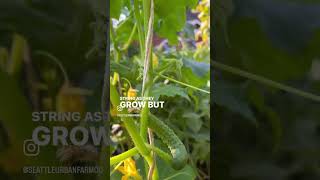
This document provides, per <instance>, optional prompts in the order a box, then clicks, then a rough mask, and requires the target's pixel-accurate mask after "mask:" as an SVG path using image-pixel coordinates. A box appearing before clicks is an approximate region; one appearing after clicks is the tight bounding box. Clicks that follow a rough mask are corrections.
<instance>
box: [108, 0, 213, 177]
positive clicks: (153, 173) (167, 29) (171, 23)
mask: <svg viewBox="0 0 320 180" xmlns="http://www.w3.org/2000/svg"><path fill="white" fill-rule="evenodd" d="M173 1H174V2H171V3H173V4H175V6H171V7H169V6H167V2H166V1H162V0H160V1H155V0H142V1H139V0H133V1H127V0H120V1H114V2H111V3H110V6H111V12H110V13H111V14H110V17H111V22H112V25H110V39H111V46H110V55H111V61H110V64H111V76H110V102H111V107H110V114H111V116H112V121H111V122H112V124H113V123H118V124H121V125H123V127H124V129H125V130H126V132H127V133H128V135H129V137H130V140H131V141H132V143H133V144H130V143H128V144H127V145H126V146H129V149H128V150H125V149H127V148H123V147H122V148H121V149H122V150H121V153H120V154H119V153H117V155H114V156H112V157H111V158H110V165H111V167H114V169H116V168H117V167H119V166H120V164H121V163H122V162H124V161H125V160H126V159H128V158H130V157H132V156H134V155H137V154H139V155H140V156H141V157H142V158H143V160H144V161H145V170H146V175H145V176H144V177H146V179H154V180H157V179H161V177H162V176H161V174H159V168H158V163H157V157H160V159H163V160H164V161H166V162H167V163H169V164H170V165H171V167H172V168H173V169H175V170H181V169H183V168H184V167H185V166H186V165H187V162H188V159H189V154H188V150H187V148H186V146H185V144H184V143H183V141H182V140H181V139H180V138H179V136H178V134H176V132H175V130H174V129H172V128H171V127H170V126H168V125H166V123H165V122H164V121H163V120H165V119H168V120H169V121H170V117H169V116H168V117H161V118H160V117H157V115H156V114H157V112H154V111H152V110H151V109H149V108H148V106H144V107H143V108H142V109H139V110H138V112H136V113H138V114H139V118H134V117H131V116H117V115H118V114H129V113H131V110H130V109H129V108H128V109H121V112H119V111H117V107H118V106H119V105H120V97H136V96H141V97H145V98H147V97H154V98H156V100H157V99H158V98H159V97H160V96H169V97H170V96H172V97H173V96H176V95H177V96H181V97H183V98H185V99H188V100H190V98H189V96H188V92H192V93H193V92H196V93H200V94H205V95H207V96H209V94H210V92H209V91H208V90H206V89H208V88H209V87H208V85H207V81H206V80H204V81H197V83H192V82H190V79H186V78H181V74H180V75H179V71H185V70H186V72H180V73H185V74H186V73H188V72H189V70H190V69H191V68H185V69H183V70H181V69H180V70H178V69H179V68H181V65H183V60H182V58H179V55H178V54H176V53H172V55H171V57H175V58H171V59H170V55H168V56H166V55H164V53H163V51H162V50H163V47H162V46H161V45H158V46H155V45H156V42H154V39H156V38H160V39H161V38H163V39H167V40H168V41H167V42H168V45H169V46H172V47H173V46H175V45H176V47H179V44H181V43H182V42H180V41H179V40H178V32H180V31H182V30H183V28H184V27H185V24H186V19H187V18H186V14H187V9H190V8H194V7H195V5H197V4H198V1H197V0H186V1H180V0H173ZM136 45H138V49H136V48H135V47H136ZM207 47H208V46H207ZM159 52H160V53H159ZM190 54H191V53H190ZM132 57H133V58H132ZM187 69H188V70H187ZM205 73H206V75H205V77H206V78H208V76H207V75H208V71H206V72H205ZM189 77H190V76H189ZM188 81H189V82H188ZM168 83H170V85H167V84H168ZM171 84H172V85H171ZM159 86H160V87H161V88H163V89H164V91H161V88H158V87H159ZM159 90H160V91H159ZM166 90H167V91H166ZM180 91H181V92H180ZM192 93H190V94H192ZM146 103H148V101H146ZM153 133H155V135H156V137H154V136H153ZM155 138H159V140H160V141H158V139H156V140H157V141H156V142H157V143H154V139H155ZM158 142H159V143H160V142H161V143H162V144H164V145H165V146H167V148H165V149H163V148H160V147H157V146H158ZM130 147H131V148H130ZM167 150H169V152H167ZM112 172H114V170H113V171H112Z"/></svg>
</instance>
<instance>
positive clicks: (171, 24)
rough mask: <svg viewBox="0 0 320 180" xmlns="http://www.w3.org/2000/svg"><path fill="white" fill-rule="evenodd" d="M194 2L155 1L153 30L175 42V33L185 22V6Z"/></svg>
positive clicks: (181, 0) (188, 0)
mask: <svg viewBox="0 0 320 180" xmlns="http://www.w3.org/2000/svg"><path fill="white" fill-rule="evenodd" d="M196 3H197V1H196V0H172V1H170V4H171V5H169V4H168V1H155V16H156V21H155V22H156V23H155V30H156V31H157V32H158V34H159V35H160V36H161V37H164V38H167V39H168V40H169V43H171V44H176V43H177V42H178V35H177V33H178V32H180V31H181V30H182V29H183V27H184V25H185V23H186V13H187V11H186V10H187V7H193V6H194V5H195V4H196Z"/></svg>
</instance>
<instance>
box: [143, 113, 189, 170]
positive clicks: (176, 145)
mask: <svg viewBox="0 0 320 180" xmlns="http://www.w3.org/2000/svg"><path fill="white" fill-rule="evenodd" d="M149 117H150V121H149V127H150V128H151V129H152V130H153V131H154V132H155V133H156V134H157V135H158V136H159V137H160V139H161V140H162V141H163V143H165V144H166V145H167V146H168V148H169V149H170V152H171V155H172V167H173V169H175V170H180V169H182V168H183V167H184V166H185V165H186V163H187V159H188V153H187V150H186V148H185V146H184V144H183V143H182V142H181V140H180V139H179V137H178V136H177V135H176V134H175V133H174V132H173V130H172V129H171V128H170V127H168V126H167V125H166V124H165V123H164V122H162V121H160V120H159V119H158V118H157V117H155V116H154V115H152V114H150V116H149Z"/></svg>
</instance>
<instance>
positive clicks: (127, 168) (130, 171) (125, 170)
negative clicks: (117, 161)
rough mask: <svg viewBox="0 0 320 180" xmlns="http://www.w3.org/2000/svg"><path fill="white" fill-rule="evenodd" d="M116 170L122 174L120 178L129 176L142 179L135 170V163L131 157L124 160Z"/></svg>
mask: <svg viewBox="0 0 320 180" xmlns="http://www.w3.org/2000/svg"><path fill="white" fill-rule="evenodd" d="M117 170H118V171H120V172H121V173H122V174H123V176H122V178H121V180H129V179H130V178H133V179H134V180H142V177H141V176H140V175H139V173H138V171H137V168H136V163H135V161H134V160H133V159H132V158H127V159H126V160H124V162H123V165H122V166H119V167H118V168H117Z"/></svg>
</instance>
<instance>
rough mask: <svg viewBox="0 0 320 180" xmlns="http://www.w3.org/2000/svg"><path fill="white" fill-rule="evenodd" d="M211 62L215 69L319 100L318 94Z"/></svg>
mask: <svg viewBox="0 0 320 180" xmlns="http://www.w3.org/2000/svg"><path fill="white" fill-rule="evenodd" d="M211 64H212V65H213V67H216V68H217V69H221V70H223V71H227V72H230V73H233V74H236V75H239V76H241V77H244V78H248V79H251V80H254V81H257V82H260V83H262V84H265V85H268V86H271V87H273V88H277V89H281V90H283V91H286V92H289V93H292V94H295V95H298V96H301V97H304V98H307V99H311V100H314V101H318V102H320V96H318V95H314V94H311V93H308V92H305V91H302V90H299V89H296V88H293V87H290V86H287V85H284V84H281V83H278V82H276V81H272V80H270V79H267V78H265V77H262V76H258V75H255V74H252V73H249V72H246V71H243V70H240V69H237V68H234V67H231V66H228V65H224V64H221V63H218V62H215V61H212V62H211Z"/></svg>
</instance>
